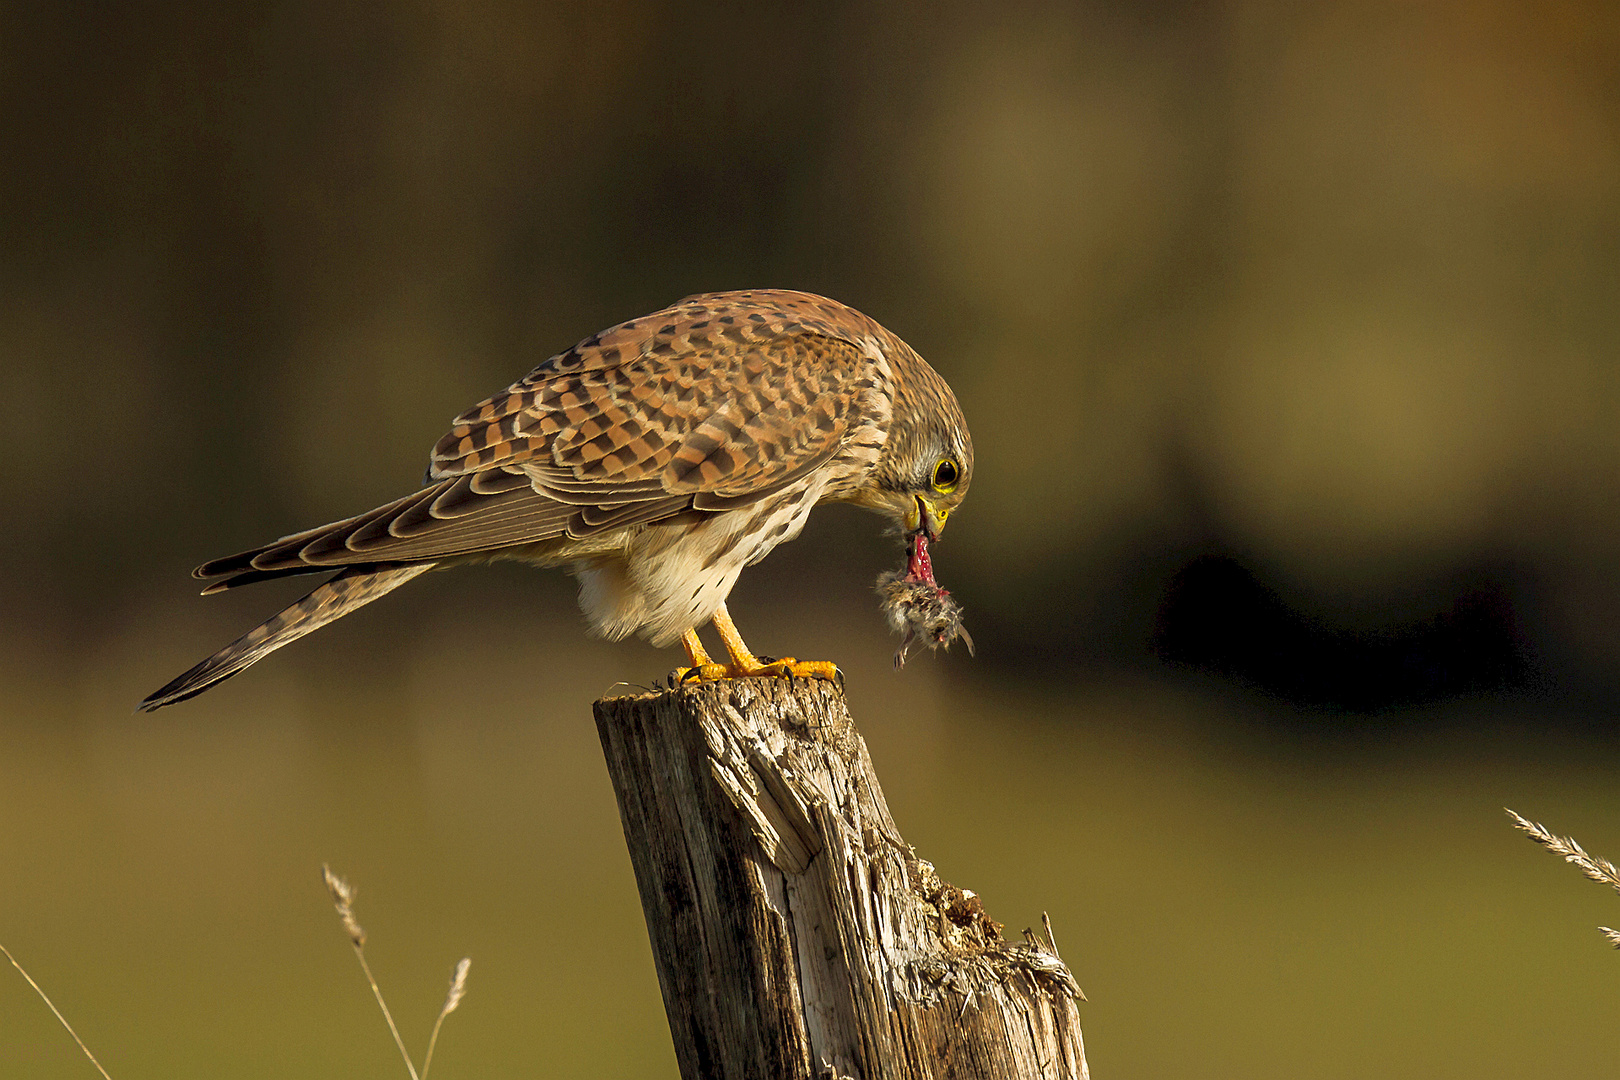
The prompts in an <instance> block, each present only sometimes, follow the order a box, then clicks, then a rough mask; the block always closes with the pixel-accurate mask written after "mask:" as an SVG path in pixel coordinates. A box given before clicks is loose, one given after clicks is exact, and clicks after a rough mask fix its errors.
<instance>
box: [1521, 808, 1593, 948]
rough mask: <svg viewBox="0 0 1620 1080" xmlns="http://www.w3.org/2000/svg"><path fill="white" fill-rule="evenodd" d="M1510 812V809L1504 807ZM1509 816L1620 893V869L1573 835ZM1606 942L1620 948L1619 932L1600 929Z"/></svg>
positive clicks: (1538, 840) (1533, 836)
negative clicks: (1590, 850) (1590, 851)
mask: <svg viewBox="0 0 1620 1080" xmlns="http://www.w3.org/2000/svg"><path fill="white" fill-rule="evenodd" d="M1503 809H1504V810H1507V807H1503ZM1507 813H1508V817H1510V818H1512V819H1513V824H1514V827H1515V828H1517V829H1519V830H1520V831H1522V832H1523V833H1524V834H1525V835H1526V836H1528V837H1529V838H1530V839H1532V840H1534V841H1535V842H1536V843H1538V844H1540V845H1541V846H1542V847H1544V848H1546V849H1547V850H1548V851H1550V852H1552V853H1553V854H1554V855H1558V856H1561V857H1562V858H1563V860H1564V861H1565V862H1567V863H1570V864H1571V865H1573V866H1574V867H1575V868H1576V869H1578V870H1580V872H1581V873H1583V874H1585V875H1586V876H1587V877H1589V878H1591V879H1592V880H1593V881H1596V882H1598V883H1599V884H1602V885H1607V886H1609V888H1611V889H1613V890H1614V891H1615V892H1620V870H1616V869H1615V867H1614V864H1613V863H1612V862H1610V861H1609V860H1608V859H1605V858H1602V857H1600V856H1597V855H1591V854H1588V853H1587V851H1586V849H1585V848H1583V847H1581V845H1580V844H1578V843H1576V842H1575V838H1574V837H1573V836H1559V835H1557V834H1556V833H1554V832H1552V831H1551V830H1549V829H1548V828H1547V827H1546V826H1545V825H1542V824H1540V823H1539V822H1535V821H1531V820H1529V819H1528V818H1525V817H1521V816H1520V815H1518V814H1516V813H1514V812H1513V811H1512V810H1508V811H1507ZM1598 930H1599V931H1601V932H1602V934H1603V937H1604V940H1606V941H1608V943H1609V944H1610V945H1613V946H1614V947H1615V948H1617V949H1620V931H1615V930H1611V929H1610V928H1609V927H1607V926H1600V927H1598Z"/></svg>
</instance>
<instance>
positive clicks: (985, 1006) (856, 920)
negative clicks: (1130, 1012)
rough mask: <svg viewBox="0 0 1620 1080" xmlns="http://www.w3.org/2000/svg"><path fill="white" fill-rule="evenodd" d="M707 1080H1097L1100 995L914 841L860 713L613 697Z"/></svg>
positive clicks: (827, 687)
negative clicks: (1089, 1027) (1083, 1018)
mask: <svg viewBox="0 0 1620 1080" xmlns="http://www.w3.org/2000/svg"><path fill="white" fill-rule="evenodd" d="M595 712H596V726H597V730H598V732H599V733H600V734H601V737H602V748H603V750H604V752H605V753H606V755H607V765H608V772H609V773H610V774H611V775H612V778H613V787H614V791H615V792H616V793H617V795H618V800H619V813H620V816H621V817H622V819H623V821H624V835H625V840H626V842H627V843H628V844H629V847H630V859H631V861H632V862H633V863H634V864H635V870H636V882H637V884H638V886H639V888H640V891H641V904H642V908H643V910H644V911H645V913H646V917H647V930H648V934H649V935H650V936H651V938H652V947H653V957H654V960H655V962H656V964H657V967H658V981H659V985H660V986H661V988H662V990H663V995H664V1008H665V1009H666V1011H667V1012H668V1014H669V1026H670V1032H671V1034H672V1035H673V1037H674V1040H675V1054H676V1057H677V1058H678V1059H679V1061H680V1067H681V1075H682V1076H683V1077H685V1078H686V1080H743V1078H749V1080H812V1078H814V1080H828V1078H834V1077H836V1078H844V1077H853V1078H855V1080H879V1078H884V1080H890V1078H892V1080H914V1078H915V1080H922V1078H925V1077H927V1078H945V1077H964V1078H966V1077H974V1078H984V1080H1030V1078H1034V1077H1043V1078H1044V1077H1052V1078H1068V1080H1072V1078H1078V1080H1085V1078H1086V1077H1087V1076H1088V1073H1087V1070H1086V1059H1085V1047H1084V1045H1083V1043H1082V1042H1081V1037H1080V1016H1079V1011H1078V1008H1077V1006H1076V999H1077V997H1079V993H1080V991H1079V987H1078V986H1076V985H1075V981H1074V979H1073V978H1072V977H1071V976H1070V974H1069V970H1068V968H1067V967H1065V966H1064V964H1063V962H1062V961H1061V960H1060V959H1059V958H1058V956H1057V954H1056V950H1055V948H1054V947H1053V946H1052V945H1051V943H1050V935H1049V936H1048V941H1047V942H1046V943H1042V942H1040V941H1039V940H1038V939H1035V938H1027V939H1026V942H1025V943H1019V944H1009V943H1006V942H1004V941H1002V939H1001V934H1000V930H1001V927H1000V926H999V925H998V924H997V923H995V922H994V921H992V920H991V919H990V917H989V916H988V915H987V914H986V913H985V911H984V908H983V906H982V905H981V904H980V903H979V900H978V898H977V897H976V896H974V895H973V894H972V893H971V892H966V891H964V890H961V889H958V888H956V887H955V886H952V885H948V884H946V883H944V882H942V881H941V880H940V878H939V875H938V874H936V873H935V872H934V868H933V867H932V866H931V865H929V864H928V863H926V862H924V861H923V860H921V859H919V858H918V857H917V855H916V853H915V852H914V851H912V849H911V848H910V847H909V846H907V844H906V842H905V841H904V840H903V839H901V837H900V834H899V832H898V831H897V830H896V829H895V826H894V822H893V820H892V819H891V818H890V816H889V809H888V806H887V805H886V804H885V802H884V799H883V792H882V790H881V789H880V788H879V787H878V782H877V777H876V776H875V775H874V774H873V771H872V762H871V759H870V758H869V757H868V756H867V752H866V743H865V742H864V741H863V740H862V739H861V736H860V734H859V732H857V731H856V730H855V725H854V722H853V721H852V720H851V719H850V715H849V711H848V709H847V708H846V707H845V704H844V696H843V694H842V693H841V692H840V691H839V690H838V689H837V688H836V687H834V686H833V685H831V684H830V683H826V682H819V681H806V680H791V681H790V680H786V679H768V678H767V679H745V680H737V681H729V682H716V683H709V684H703V685H694V686H688V687H683V688H681V689H678V690H673V691H669V692H665V693H657V694H642V695H639V696H634V697H621V698H607V699H604V700H602V701H598V702H597V703H596V707H595Z"/></svg>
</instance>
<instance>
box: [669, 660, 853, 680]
mask: <svg viewBox="0 0 1620 1080" xmlns="http://www.w3.org/2000/svg"><path fill="white" fill-rule="evenodd" d="M749 659H750V660H753V661H754V662H753V663H751V664H750V663H742V664H716V663H712V662H711V663H707V664H697V665H694V666H692V667H683V668H676V669H675V670H674V671H672V672H670V676H669V681H670V685H671V686H684V685H685V684H687V683H693V682H716V681H718V680H720V679H751V678H754V677H756V676H762V675H763V676H774V677H777V678H784V679H826V680H828V681H829V682H834V683H837V684H838V685H839V687H842V686H843V685H844V673H843V672H842V671H839V670H838V665H837V664H835V663H833V662H832V661H830V660H796V659H794V658H793V657H791V656H784V657H782V658H780V659H778V658H776V657H772V656H758V657H749Z"/></svg>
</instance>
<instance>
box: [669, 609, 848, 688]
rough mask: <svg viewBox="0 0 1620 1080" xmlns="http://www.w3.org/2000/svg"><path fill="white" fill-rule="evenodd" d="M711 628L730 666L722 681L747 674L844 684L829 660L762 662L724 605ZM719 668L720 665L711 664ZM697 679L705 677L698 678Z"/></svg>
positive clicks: (770, 660)
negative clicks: (830, 681) (713, 629)
mask: <svg viewBox="0 0 1620 1080" xmlns="http://www.w3.org/2000/svg"><path fill="white" fill-rule="evenodd" d="M713 622H714V628H715V629H716V630H717V631H719V632H720V642H721V644H723V645H724V646H725V647H726V655H727V656H728V657H730V658H731V663H730V664H728V665H725V667H726V672H725V674H724V675H723V676H721V678H727V679H742V678H746V677H748V676H750V675H788V676H793V675H797V676H799V677H801V678H806V679H832V680H833V681H835V682H839V683H842V682H843V681H844V674H843V672H841V671H839V670H838V665H837V664H834V663H832V662H831V661H829V660H795V659H793V657H791V656H787V657H783V658H782V659H780V660H774V659H761V658H760V657H757V656H755V655H754V654H753V653H752V652H750V651H749V650H748V646H747V645H745V644H743V639H742V635H741V634H740V633H738V632H737V624H736V623H734V622H732V621H731V613H730V612H729V611H727V610H726V605H724V604H721V605H720V608H719V610H717V611H716V612H715V613H714V619H713ZM714 666H716V667H719V666H720V665H714ZM699 677H700V678H702V677H706V676H699Z"/></svg>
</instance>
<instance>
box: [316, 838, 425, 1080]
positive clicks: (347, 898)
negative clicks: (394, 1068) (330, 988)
mask: <svg viewBox="0 0 1620 1080" xmlns="http://www.w3.org/2000/svg"><path fill="white" fill-rule="evenodd" d="M321 879H322V880H324V881H325V882H326V891H327V892H329V893H331V894H332V906H333V907H335V908H337V913H338V918H339V919H341V920H343V930H344V932H345V933H346V934H348V935H349V944H351V945H353V946H354V955H355V958H356V959H358V960H359V961H360V970H361V971H363V972H365V975H366V982H367V983H368V984H369V985H370V986H371V993H372V995H373V996H374V997H376V999H377V1007H378V1008H379V1009H381V1010H382V1014H383V1019H384V1020H386V1021H388V1030H389V1032H390V1033H392V1034H393V1036H394V1045H395V1046H397V1047H399V1056H400V1057H401V1058H404V1059H405V1068H406V1070H408V1071H409V1072H410V1074H411V1080H420V1077H418V1076H417V1075H416V1066H415V1065H413V1064H411V1055H410V1054H409V1053H407V1052H406V1050H405V1040H404V1039H401V1038H400V1037H399V1027H398V1025H396V1024H395V1023H394V1014H393V1013H391V1012H389V1011H388V1002H386V1001H384V1000H383V996H382V989H381V987H379V986H378V985H377V979H376V977H375V976H373V975H372V974H371V965H370V964H368V963H366V932H365V930H364V929H363V928H362V927H361V926H360V924H359V923H358V922H356V921H355V919H354V887H353V886H352V885H350V884H349V883H348V882H347V881H345V880H344V879H343V878H340V877H338V876H337V875H336V874H334V873H332V868H331V867H330V866H327V865H326V864H325V863H322V864H321Z"/></svg>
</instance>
